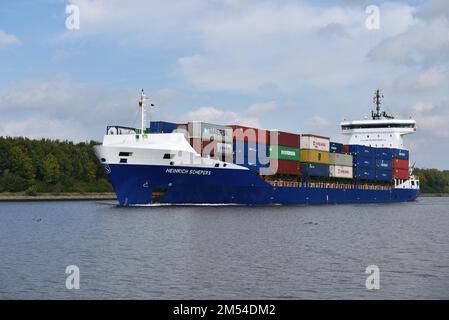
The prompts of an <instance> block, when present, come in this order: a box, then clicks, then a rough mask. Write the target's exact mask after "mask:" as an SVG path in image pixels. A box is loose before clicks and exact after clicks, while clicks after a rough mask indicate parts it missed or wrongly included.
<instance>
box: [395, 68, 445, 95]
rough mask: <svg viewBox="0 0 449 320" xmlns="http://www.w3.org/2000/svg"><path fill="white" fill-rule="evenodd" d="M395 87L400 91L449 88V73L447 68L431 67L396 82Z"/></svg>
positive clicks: (400, 78)
mask: <svg viewBox="0 0 449 320" xmlns="http://www.w3.org/2000/svg"><path fill="white" fill-rule="evenodd" d="M393 85H394V87H396V88H398V89H400V90H429V89H433V88H439V87H445V88H448V87H449V71H448V70H447V69H446V68H445V67H431V68H429V69H427V70H424V71H419V72H417V73H415V74H413V73H412V74H410V73H408V74H407V75H404V76H400V77H398V78H397V79H395V80H394V83H393Z"/></svg>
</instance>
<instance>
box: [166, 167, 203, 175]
mask: <svg viewBox="0 0 449 320" xmlns="http://www.w3.org/2000/svg"><path fill="white" fill-rule="evenodd" d="M165 172H166V173H180V174H198V175H202V176H210V174H211V172H210V170H195V169H179V168H169V169H167V170H166V171H165Z"/></svg>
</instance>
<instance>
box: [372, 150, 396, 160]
mask: <svg viewBox="0 0 449 320" xmlns="http://www.w3.org/2000/svg"><path fill="white" fill-rule="evenodd" d="M375 149H376V158H378V159H390V160H391V159H393V149H388V148H375Z"/></svg>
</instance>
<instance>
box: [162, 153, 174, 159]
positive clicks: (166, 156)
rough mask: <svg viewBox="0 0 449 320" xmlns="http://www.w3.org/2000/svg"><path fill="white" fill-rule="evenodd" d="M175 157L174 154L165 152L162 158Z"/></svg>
mask: <svg viewBox="0 0 449 320" xmlns="http://www.w3.org/2000/svg"><path fill="white" fill-rule="evenodd" d="M174 157H175V155H174V154H170V153H166V154H164V159H173V158H174Z"/></svg>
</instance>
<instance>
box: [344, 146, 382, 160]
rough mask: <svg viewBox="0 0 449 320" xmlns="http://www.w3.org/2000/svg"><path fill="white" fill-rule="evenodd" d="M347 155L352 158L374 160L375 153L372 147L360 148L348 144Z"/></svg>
mask: <svg viewBox="0 0 449 320" xmlns="http://www.w3.org/2000/svg"><path fill="white" fill-rule="evenodd" d="M348 150H349V154H352V155H353V156H360V157H367V158H375V157H376V151H375V148H373V147H368V146H361V145H358V144H350V145H349V146H348Z"/></svg>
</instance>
